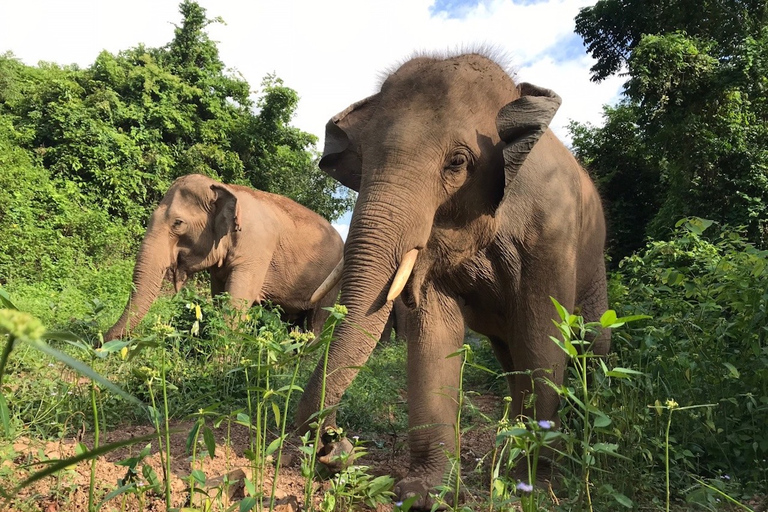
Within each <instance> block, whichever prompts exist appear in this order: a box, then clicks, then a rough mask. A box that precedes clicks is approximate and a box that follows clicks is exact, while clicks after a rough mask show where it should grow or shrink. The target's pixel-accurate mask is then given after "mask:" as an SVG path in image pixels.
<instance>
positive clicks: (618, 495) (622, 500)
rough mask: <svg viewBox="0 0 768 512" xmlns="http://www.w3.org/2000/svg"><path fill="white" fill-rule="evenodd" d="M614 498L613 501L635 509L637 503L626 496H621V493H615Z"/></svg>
mask: <svg viewBox="0 0 768 512" xmlns="http://www.w3.org/2000/svg"><path fill="white" fill-rule="evenodd" d="M612 496H613V499H615V500H616V501H617V502H618V503H619V505H621V506H623V507H626V508H634V506H635V503H634V502H633V501H632V500H631V499H629V498H627V497H626V496H625V495H623V494H621V493H620V492H614V493H613V494H612Z"/></svg>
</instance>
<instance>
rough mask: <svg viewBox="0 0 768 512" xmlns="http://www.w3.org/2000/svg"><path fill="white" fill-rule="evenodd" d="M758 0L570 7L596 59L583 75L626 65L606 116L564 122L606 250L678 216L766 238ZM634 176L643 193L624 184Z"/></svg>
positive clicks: (620, 250) (767, 85)
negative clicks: (608, 238) (598, 194)
mask: <svg viewBox="0 0 768 512" xmlns="http://www.w3.org/2000/svg"><path fill="white" fill-rule="evenodd" d="M767 5H768V4H767V3H766V2H765V1H764V0H763V1H760V2H757V1H753V0H745V1H741V0H718V1H708V0H707V1H703V2H698V1H696V2H694V1H692V0H691V1H688V0H682V1H673V0H656V1H654V2H650V3H648V2H640V1H638V0H601V1H599V2H597V3H596V4H595V5H594V6H592V7H588V8H585V9H583V10H582V11H581V13H580V14H579V16H578V17H577V21H576V23H577V29H576V30H577V32H578V33H579V34H581V35H582V37H583V38H584V41H585V44H587V47H588V49H589V51H590V53H591V54H592V56H593V57H595V58H596V59H597V62H596V64H595V66H594V67H593V69H592V71H593V75H592V78H593V80H601V79H604V78H606V77H607V76H609V75H610V74H612V73H616V72H618V71H619V70H621V69H624V67H625V69H626V71H627V75H628V80H627V82H626V84H625V98H624V100H623V101H622V103H621V104H620V105H619V106H617V107H616V108H615V109H607V110H606V112H605V119H606V123H605V126H603V127H600V128H597V127H594V126H588V125H579V124H574V125H573V126H572V130H573V133H574V145H575V146H576V148H575V149H576V153H577V154H578V155H579V156H580V157H581V158H582V159H583V160H584V161H585V163H586V164H587V166H588V167H589V168H590V170H591V172H592V173H593V174H594V175H595V176H596V178H597V181H598V183H599V184H600V185H601V191H602V192H603V194H604V197H605V200H606V203H607V210H608V216H609V223H610V224H611V227H612V229H613V230H614V233H613V236H612V246H611V252H612V254H613V256H614V257H615V258H620V257H622V256H625V255H627V254H629V253H630V252H632V251H633V250H635V249H637V248H638V247H639V244H640V243H641V242H642V237H645V236H651V237H656V238H658V237H663V236H665V235H666V234H667V233H669V231H670V229H671V228H672V226H674V224H675V222H676V221H677V220H678V219H679V218H680V217H683V216H688V215H697V216H701V217H706V218H712V219H714V220H718V221H720V222H723V223H729V224H731V225H734V226H744V227H745V229H746V231H747V234H748V236H749V238H750V240H752V241H753V242H757V243H765V242H766V241H768V240H767V239H768V236H767V235H768V233H767V232H766V227H768V226H767V223H768V152H767V150H766V144H765V141H766V140H768V103H766V92H768V15H767V12H768V10H767V9H768V7H767ZM621 127H624V128H631V129H630V130H627V129H620V128H621ZM617 130H618V132H617ZM617 134H620V136H617ZM630 154H631V155H636V156H635V157H632V158H626V156H629V155H630ZM609 155H612V156H613V160H612V161H611V162H609V161H608V160H609ZM639 155H643V157H642V158H639V157H638V156H639ZM617 163H619V164H620V165H621V166H622V171H621V172H617ZM638 183H643V184H644V185H643V186H644V187H647V190H646V192H647V193H646V194H634V193H631V191H632V190H635V189H636V187H637V184H638ZM648 193H653V194H654V196H653V197H652V198H651V197H649V196H648ZM649 211H650V212H652V213H653V214H652V215H650V216H646V214H647V213H648V212H649ZM638 233H639V234H640V235H641V236H640V237H638V236H637V234H638Z"/></svg>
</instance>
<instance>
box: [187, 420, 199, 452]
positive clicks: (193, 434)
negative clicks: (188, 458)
mask: <svg viewBox="0 0 768 512" xmlns="http://www.w3.org/2000/svg"><path fill="white" fill-rule="evenodd" d="M200 426H201V423H200V422H199V421H196V422H195V423H194V424H193V425H192V428H191V429H189V434H188V435H187V443H186V449H187V453H188V454H191V453H192V448H194V446H193V443H194V442H195V440H196V439H197V433H198V432H200Z"/></svg>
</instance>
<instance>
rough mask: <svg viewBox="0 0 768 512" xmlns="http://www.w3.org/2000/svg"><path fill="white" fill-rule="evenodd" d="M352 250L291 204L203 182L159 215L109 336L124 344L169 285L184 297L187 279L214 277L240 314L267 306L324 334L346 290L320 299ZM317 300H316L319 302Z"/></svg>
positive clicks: (188, 187) (192, 178)
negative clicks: (202, 273) (346, 249)
mask: <svg viewBox="0 0 768 512" xmlns="http://www.w3.org/2000/svg"><path fill="white" fill-rule="evenodd" d="M343 247H344V243H343V242H342V240H341V237H340V236H339V234H338V232H337V231H336V230H335V229H334V228H333V227H332V226H331V224H330V223H328V221H326V220H325V219H323V218H322V217H321V216H319V215H318V214H316V213H315V212H313V211H311V210H309V209H307V208H305V207H304V206H301V205H300V204H298V203H295V202H293V201H291V200H290V199H288V198H286V197H283V196H279V195H276V194H270V193H267V192H262V191H259V190H253V189H250V188H248V187H243V186H240V185H225V184H223V183H219V182H217V181H214V180H212V179H211V178H208V177H207V176H202V175H199V174H191V175H188V176H183V177H181V178H179V179H177V180H176V181H174V183H173V184H172V185H171V188H170V189H168V192H167V193H166V194H165V196H164V197H163V199H162V200H161V201H160V204H159V205H158V207H157V209H156V210H155V211H154V212H153V213H152V216H151V218H150V220H149V226H148V227H147V232H146V234H145V235H144V240H143V241H142V243H141V248H140V249H139V254H138V257H137V258H136V266H135V268H134V271H133V292H132V293H131V296H130V299H129V300H128V304H127V305H126V307H125V311H124V312H123V314H122V316H121V317H120V319H119V320H118V321H117V323H115V325H113V326H112V327H111V328H110V329H109V331H107V333H106V335H105V336H104V339H105V340H111V339H114V338H121V337H123V336H124V335H125V334H126V331H127V330H128V329H130V327H131V326H133V325H136V324H137V323H138V322H139V321H140V320H141V319H142V317H143V316H144V315H145V314H146V312H147V310H148V309H149V306H150V305H151V304H152V302H154V300H155V299H156V298H157V295H158V293H159V292H160V288H161V285H162V282H163V278H164V277H166V278H167V279H169V280H170V281H171V282H173V284H174V286H175V288H176V291H179V290H180V289H181V287H182V286H184V283H185V282H186V280H187V277H188V276H190V275H191V274H194V273H195V272H199V271H201V270H209V271H210V274H211V295H213V296H216V295H219V294H221V293H223V292H227V293H229V295H230V298H231V301H232V304H233V305H234V306H235V307H239V308H247V307H250V306H251V305H252V304H254V303H258V302H261V301H263V300H269V301H272V303H274V304H276V305H278V306H280V307H281V308H282V310H283V311H284V313H285V315H286V317H287V319H289V320H292V321H295V322H296V323H297V324H299V325H301V324H302V323H303V322H306V325H307V328H308V329H312V330H313V331H314V332H315V334H318V333H319V331H320V329H321V328H322V325H323V322H324V321H325V318H326V317H327V316H328V313H327V312H326V311H323V310H322V309H321V308H324V307H328V306H332V305H333V304H334V302H335V299H336V297H337V294H338V288H331V289H329V290H328V291H327V293H324V294H323V295H322V296H317V297H313V295H312V293H313V292H314V291H315V289H316V288H317V287H318V286H319V285H320V284H321V283H322V282H323V280H324V279H326V278H327V277H328V276H329V274H332V271H333V269H334V268H336V266H337V265H338V264H339V262H340V260H341V257H342V250H343ZM312 299H314V300H312Z"/></svg>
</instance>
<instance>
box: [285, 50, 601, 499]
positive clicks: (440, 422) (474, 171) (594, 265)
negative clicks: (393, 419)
mask: <svg viewBox="0 0 768 512" xmlns="http://www.w3.org/2000/svg"><path fill="white" fill-rule="evenodd" d="M560 101H561V100H560V97H559V96H557V95H556V94H555V93H554V92H552V91H550V90H547V89H542V88H539V87H536V86H534V85H531V84H527V83H521V84H519V85H516V84H515V83H514V82H513V80H512V79H511V78H510V76H509V75H508V74H507V73H506V72H505V71H504V70H503V69H502V67H501V66H499V65H498V64H497V63H496V62H494V61H493V60H492V59H490V58H488V57H485V56H483V55H479V54H463V55H458V56H451V57H448V58H429V57H422V56H420V57H416V58H413V59H412V60H410V61H408V62H406V63H405V64H404V65H402V66H401V67H400V68H399V69H397V70H396V71H395V72H393V73H392V74H390V75H389V76H388V77H387V78H386V79H385V81H384V82H383V84H382V85H381V89H380V91H379V92H378V93H376V94H374V95H373V96H370V97H368V98H366V99H363V100H362V101H358V102H357V103H354V104H352V105H351V106H350V107H348V108H347V109H346V110H344V111H343V112H341V113H340V114H338V115H336V116H334V117H333V118H332V119H331V120H330V121H329V122H328V124H327V125H326V139H325V151H324V154H323V157H322V160H321V161H320V167H321V168H322V169H323V170H324V171H325V172H327V173H328V174H330V175H331V176H333V177H334V178H336V179H337V180H339V181H340V182H341V183H343V184H344V185H346V186H348V187H350V188H352V189H354V190H357V191H358V192H359V196H358V200H357V204H356V205H355V209H354V213H353V216H352V223H351V226H350V230H349V235H348V238H347V241H346V244H345V248H344V269H343V272H342V277H341V283H342V286H341V303H343V304H345V305H346V306H347V308H348V310H349V313H348V316H347V319H346V322H344V323H342V324H341V325H340V326H339V327H338V330H337V339H336V341H335V342H334V343H332V345H331V347H330V353H329V356H328V367H327V376H326V378H327V384H326V401H325V404H321V403H320V389H321V386H320V382H321V380H322V379H323V377H324V376H323V368H322V365H320V366H318V367H317V369H316V370H315V372H314V374H313V375H312V377H311V380H310V383H309V384H308V385H307V387H306V391H305V392H304V395H303V397H302V399H301V402H300V404H299V409H298V413H297V421H298V423H299V424H302V425H306V422H307V420H308V418H309V417H310V415H311V414H312V413H313V412H314V411H316V410H318V409H319V408H321V406H326V407H327V406H331V405H334V404H336V403H338V401H339V400H340V399H341V396H342V394H343V393H344V391H345V390H346V389H347V387H348V386H349V384H350V382H351V381H352V380H353V379H354V378H355V376H356V374H357V369H358V368H359V367H360V366H361V365H363V364H364V363H365V362H366V360H367V358H368V357H369V355H370V353H371V351H372V349H373V348H374V347H373V343H372V340H373V339H375V338H376V333H379V332H381V330H382V328H383V327H384V324H385V322H386V320H387V316H388V315H389V312H390V309H391V308H392V301H393V299H394V298H396V297H401V298H402V300H403V302H404V304H405V305H406V306H407V311H408V313H407V315H408V317H407V320H406V323H407V326H406V336H405V337H406V339H407V346H408V362H407V365H408V368H407V374H408V409H409V413H408V414H409V424H410V430H409V445H410V453H411V463H410V468H409V472H408V475H407V476H406V478H404V479H403V480H401V481H400V482H399V483H398V484H397V485H396V488H395V491H396V494H397V495H398V497H399V498H401V499H404V498H406V497H408V496H412V495H420V496H422V498H421V500H420V501H419V502H418V503H417V506H418V507H420V508H423V507H424V506H426V505H427V500H428V497H427V495H426V494H427V492H428V490H429V489H432V488H433V487H434V486H436V485H437V484H439V483H440V482H441V479H442V477H443V474H444V471H445V470H446V464H447V458H446V456H445V453H446V452H451V451H452V450H453V447H454V435H455V433H454V426H455V421H456V412H457V390H458V388H459V373H460V358H458V357H452V358H448V357H447V356H448V355H449V354H451V353H454V352H455V351H456V350H457V349H459V348H460V347H461V346H462V344H463V339H464V327H465V323H466V325H468V326H469V327H470V328H471V329H473V330H475V331H477V332H479V333H482V334H485V335H486V336H488V338H489V339H490V342H491V344H492V347H493V350H494V352H495V354H496V356H497V358H498V360H499V362H500V364H501V367H502V368H503V370H504V371H505V372H510V373H509V374H508V375H509V376H508V382H509V386H510V389H511V393H512V395H511V396H512V406H513V411H514V412H515V413H516V414H525V415H528V416H529V417H534V416H535V417H536V418H538V419H548V420H552V421H554V422H556V423H557V422H558V414H557V411H558V404H559V399H558V396H557V393H556V392H555V390H553V389H552V388H551V387H550V386H548V385H546V384H543V383H539V384H538V385H537V386H535V406H533V407H526V404H528V402H530V401H526V395H528V394H529V393H531V387H532V386H531V380H532V379H531V376H530V375H525V374H522V373H521V372H523V371H528V370H530V371H532V372H533V375H534V376H535V377H537V378H542V377H543V378H548V379H550V380H551V381H553V382H554V383H555V384H560V383H561V382H562V381H563V374H564V369H565V366H566V364H567V360H566V356H565V354H564V353H563V352H562V350H561V349H560V348H558V346H557V345H556V344H555V343H553V342H552V341H551V340H550V335H552V336H556V335H557V333H558V331H557V328H556V326H555V325H554V324H553V321H552V320H553V318H556V317H557V313H556V310H555V308H554V306H553V304H552V302H551V300H550V297H554V298H556V299H557V300H558V301H559V302H560V303H561V304H563V305H564V306H565V307H566V308H569V309H570V310H573V309H574V308H575V307H576V306H578V307H579V308H580V311H581V314H582V315H583V316H584V317H585V318H586V319H587V320H589V321H593V320H597V319H598V318H599V317H600V316H601V314H602V312H603V311H604V310H605V309H606V307H607V300H606V277H605V265H604V259H603V258H604V257H603V248H604V242H605V220H604V216H603V211H602V206H601V204H600V198H599V196H598V194H597V191H596V189H595V187H594V185H593V183H592V181H591V180H590V178H589V176H588V175H587V173H586V172H585V171H584V170H583V169H582V168H581V167H580V166H579V164H578V163H577V162H576V160H575V159H574V157H573V156H572V155H571V153H570V152H569V151H568V150H567V149H566V148H565V146H563V144H562V143H561V142H560V141H559V140H558V139H557V138H556V137H555V135H554V134H553V133H552V132H551V130H549V129H548V125H549V122H550V121H551V119H552V117H553V116H554V114H555V112H556V111H557V109H558V108H559V106H560ZM365 332H368V333H372V334H373V335H374V336H373V337H371V336H369V335H366V334H365ZM609 345H610V333H609V332H604V333H602V334H601V335H600V336H598V337H597V338H596V339H595V340H594V341H593V346H592V348H593V350H594V351H595V352H596V353H605V352H607V351H608V349H609ZM512 372H517V373H512ZM550 372H551V373H550ZM528 405H530V404H528ZM334 423H335V417H334V416H333V415H331V416H329V417H328V418H327V420H326V422H325V426H332V425H333V424H334ZM323 449H324V450H326V453H327V452H328V451H329V449H328V447H324V448H323Z"/></svg>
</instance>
